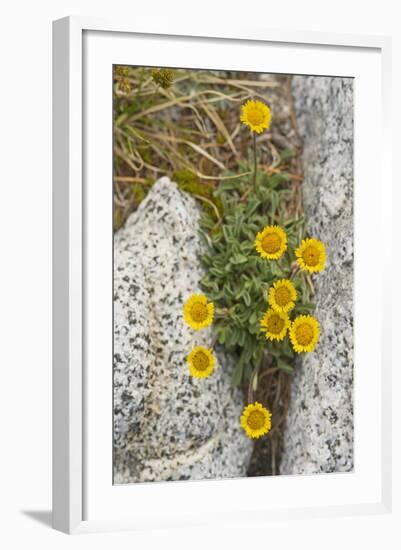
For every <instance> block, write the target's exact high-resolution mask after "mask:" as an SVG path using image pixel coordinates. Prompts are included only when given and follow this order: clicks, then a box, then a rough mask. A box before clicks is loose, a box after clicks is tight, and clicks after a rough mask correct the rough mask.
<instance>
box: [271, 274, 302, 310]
mask: <svg viewBox="0 0 401 550" xmlns="http://www.w3.org/2000/svg"><path fill="white" fill-rule="evenodd" d="M296 299H297V291H296V290H295V286H294V285H293V284H292V282H291V281H289V280H288V279H280V280H279V281H276V282H275V283H273V286H271V287H270V289H269V300H268V301H269V304H270V305H271V307H272V308H273V309H274V310H275V311H281V312H282V313H287V312H288V311H290V310H291V309H292V308H293V307H294V306H295V301H296Z"/></svg>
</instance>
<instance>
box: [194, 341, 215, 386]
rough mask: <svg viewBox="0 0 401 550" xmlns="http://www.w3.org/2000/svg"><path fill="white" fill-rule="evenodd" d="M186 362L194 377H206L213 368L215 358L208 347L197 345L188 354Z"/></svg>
mask: <svg viewBox="0 0 401 550" xmlns="http://www.w3.org/2000/svg"><path fill="white" fill-rule="evenodd" d="M187 363H188V366H189V372H190V374H191V375H192V376H194V377H195V378H207V377H208V376H210V375H211V374H212V372H213V370H214V366H215V364H216V359H215V358H214V355H213V353H212V352H211V351H210V350H209V349H207V348H204V347H202V346H197V347H196V348H194V349H193V350H192V351H191V353H190V354H189V355H188V357H187Z"/></svg>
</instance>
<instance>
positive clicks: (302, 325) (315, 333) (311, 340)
mask: <svg viewBox="0 0 401 550" xmlns="http://www.w3.org/2000/svg"><path fill="white" fill-rule="evenodd" d="M319 334H320V328H319V323H318V321H317V319H315V318H314V317H312V316H311V315H300V316H299V317H296V319H295V320H294V321H293V322H292V323H291V327H290V340H291V343H292V347H293V348H294V350H295V351H296V352H297V353H302V352H306V351H313V350H314V348H315V346H316V343H317V341H318V339H319Z"/></svg>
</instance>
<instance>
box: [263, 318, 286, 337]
mask: <svg viewBox="0 0 401 550" xmlns="http://www.w3.org/2000/svg"><path fill="white" fill-rule="evenodd" d="M283 328H284V320H283V319H282V318H281V317H280V315H278V314H277V313H273V314H272V315H270V317H269V319H268V321H267V330H268V332H270V333H271V334H280V332H281V331H282V330H283Z"/></svg>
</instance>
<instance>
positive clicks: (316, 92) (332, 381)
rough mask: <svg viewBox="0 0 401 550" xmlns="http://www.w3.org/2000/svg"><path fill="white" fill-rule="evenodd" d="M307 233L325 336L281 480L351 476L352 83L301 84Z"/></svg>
mask: <svg viewBox="0 0 401 550" xmlns="http://www.w3.org/2000/svg"><path fill="white" fill-rule="evenodd" d="M293 94H294V99H295V106H296V113H297V117H298V123H299V128H300V132H301V135H302V137H303V139H304V155H303V164H304V173H305V180H304V183H303V195H304V206H305V209H306V212H307V215H308V217H309V231H310V233H311V234H312V235H314V236H316V237H318V238H320V239H321V240H322V241H324V242H325V243H326V246H327V252H328V263H327V268H326V269H325V271H324V272H323V273H321V274H319V275H317V276H315V277H314V281H315V283H316V289H317V304H318V307H317V310H316V316H317V317H318V319H319V321H320V324H321V327H322V335H321V338H320V342H319V344H318V346H317V348H316V350H315V351H314V352H313V353H311V354H308V355H306V356H304V358H303V359H302V360H301V361H300V364H299V365H298V367H297V371H296V374H295V377H294V381H293V384H292V396H291V404H290V410H289V415H288V427H287V430H286V434H285V438H284V454H283V457H282V462H281V473H282V474H311V473H317V472H345V471H350V470H352V469H353V210H352V207H353V203H352V201H353V80H352V79H347V78H325V77H324V78H323V77H302V76H297V77H295V78H294V81H293Z"/></svg>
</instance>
